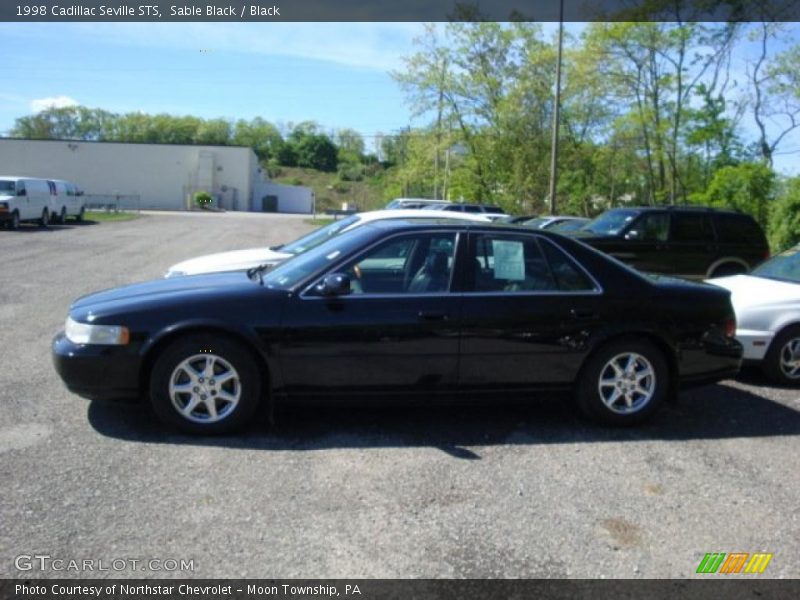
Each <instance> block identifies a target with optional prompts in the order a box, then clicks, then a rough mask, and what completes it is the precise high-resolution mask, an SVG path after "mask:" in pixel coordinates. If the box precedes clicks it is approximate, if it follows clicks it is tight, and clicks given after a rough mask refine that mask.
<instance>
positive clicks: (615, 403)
mask: <svg viewBox="0 0 800 600" xmlns="http://www.w3.org/2000/svg"><path fill="white" fill-rule="evenodd" d="M668 387H669V369H668V367H667V363H666V361H665V359H664V355H663V353H662V352H661V351H660V350H659V349H658V348H656V347H655V346H654V345H653V344H651V343H650V342H648V341H647V340H644V339H639V338H629V339H623V340H617V341H613V342H610V343H608V344H606V345H605V346H603V347H601V348H600V349H599V350H598V351H597V352H596V353H595V354H594V355H592V356H591V357H590V358H589V360H588V362H587V363H586V365H584V368H583V370H582V371H581V374H580V376H579V379H578V385H577V386H576V400H577V403H578V406H579V407H580V408H581V410H582V411H583V413H584V414H585V415H586V416H588V417H589V418H591V419H594V420H596V421H600V422H603V423H607V424H610V425H633V424H635V423H640V422H642V421H643V420H645V419H647V418H648V417H649V416H650V415H651V414H653V412H654V411H655V410H656V409H657V408H658V405H659V404H660V403H661V402H662V401H663V400H664V398H665V397H666V395H667V390H668Z"/></svg>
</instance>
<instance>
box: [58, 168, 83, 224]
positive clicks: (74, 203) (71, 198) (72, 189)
mask: <svg viewBox="0 0 800 600" xmlns="http://www.w3.org/2000/svg"><path fill="white" fill-rule="evenodd" d="M49 183H50V184H51V186H50V220H51V221H53V222H54V223H66V222H67V217H74V218H75V220H76V221H79V222H80V221H83V218H84V215H85V214H86V201H85V200H84V197H83V192H82V191H81V190H80V189H78V186H77V185H75V184H74V183H72V182H71V181H64V180H63V179H51V180H49Z"/></svg>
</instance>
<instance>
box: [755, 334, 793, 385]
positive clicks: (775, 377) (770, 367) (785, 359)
mask: <svg viewBox="0 0 800 600" xmlns="http://www.w3.org/2000/svg"><path fill="white" fill-rule="evenodd" d="M763 370H764V373H765V374H766V375H767V377H769V378H770V379H772V381H775V382H776V383H780V384H783V385H795V386H797V385H800V326H798V325H794V326H792V327H789V328H787V329H784V330H783V331H781V332H780V333H779V334H778V335H777V336H775V339H773V340H772V343H771V344H770V346H769V350H768V351H767V355H766V357H764V363H763Z"/></svg>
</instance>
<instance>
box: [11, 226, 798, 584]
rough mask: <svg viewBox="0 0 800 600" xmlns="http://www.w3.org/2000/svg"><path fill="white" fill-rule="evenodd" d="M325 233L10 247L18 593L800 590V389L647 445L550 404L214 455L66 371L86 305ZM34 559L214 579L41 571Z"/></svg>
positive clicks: (360, 414)
mask: <svg viewBox="0 0 800 600" xmlns="http://www.w3.org/2000/svg"><path fill="white" fill-rule="evenodd" d="M310 227H311V226H310V225H308V224H307V223H305V222H304V220H303V218H300V217H294V216H285V215H271V216H268V215H237V214H230V213H228V214H147V215H143V216H142V217H140V218H139V219H137V220H133V221H127V222H119V223H103V224H94V225H92V224H86V225H73V224H70V225H68V226H64V227H53V228H52V229H50V230H39V229H37V228H34V227H32V226H25V227H23V228H22V229H21V230H20V231H19V232H11V231H0V256H2V259H3V266H2V268H1V269H0V300H2V301H1V302H0V319H1V321H0V322H2V329H0V361H1V362H2V371H1V372H2V375H1V376H0V378H1V379H2V385H0V405H1V406H2V409H3V410H1V411H0V454H2V458H0V489H2V493H1V494H0V530H1V532H2V535H0V576H2V577H19V576H23V575H24V576H26V577H40V576H52V577H55V576H62V577H63V576H69V577H75V576H81V575H84V576H85V575H94V576H101V577H105V576H115V577H118V576H156V577H162V576H166V577H168V576H193V577H204V578H208V577H222V576H242V577H281V578H283V577H309V576H314V577H387V578H391V577H401V578H407V577H475V578H481V577H691V576H694V572H695V569H696V568H697V565H698V563H699V562H700V560H701V558H702V557H703V555H704V554H705V553H706V552H771V553H774V558H773V559H772V562H771V563H770V564H769V566H768V568H767V570H766V572H765V573H764V575H763V576H766V577H800V561H798V556H800V511H799V510H798V498H800V390H791V389H781V388H776V387H773V386H771V385H770V384H768V383H767V382H766V381H765V380H764V379H763V378H762V377H761V376H760V375H759V374H757V373H752V372H745V373H744V374H743V375H742V376H741V377H740V379H739V380H737V381H726V382H724V383H722V384H720V385H715V386H710V387H706V388H701V389H698V390H693V391H689V392H685V393H683V394H682V395H681V397H680V400H679V402H678V403H677V404H671V405H669V406H667V407H666V409H665V410H663V411H662V412H661V413H660V414H659V415H658V417H657V418H656V419H655V421H654V422H652V423H651V424H649V425H647V426H645V427H642V428H640V429H635V430H624V431H620V430H610V429H604V428H600V427H597V426H594V425H590V424H587V423H585V422H584V421H582V420H581V419H579V418H578V417H577V416H575V415H574V414H573V411H572V408H571V406H570V405H569V402H568V398H566V397H564V396H552V397H548V396H546V395H545V396H542V397H537V398H535V399H533V400H532V401H531V403H530V404H526V405H521V404H519V403H516V404H509V403H502V402H501V400H502V399H501V398H497V399H496V400H494V401H491V402H490V401H487V402H486V403H484V404H482V405H480V406H460V407H438V408H437V407H415V408H409V407H402V406H399V407H398V406H394V407H385V408H382V409H377V408H364V407H361V408H359V407H332V406H327V407H304V408H302V409H301V408H295V409H288V408H287V409H284V410H281V411H279V413H278V415H277V416H278V422H277V425H276V427H275V428H273V429H270V428H269V427H268V426H267V424H266V423H259V424H256V425H255V426H254V427H253V429H252V431H250V432H249V433H247V434H245V435H241V436H237V437H230V438H216V439H203V438H199V439H198V438H191V437H186V436H182V435H177V434H173V433H169V432H166V431H164V430H163V429H161V427H160V426H159V425H157V424H156V423H155V421H154V419H153V418H152V417H151V416H150V414H149V412H148V410H147V409H146V408H144V407H141V406H137V405H128V404H102V403H96V402H95V403H89V402H87V401H85V400H83V399H81V398H78V397H77V396H73V395H72V394H70V393H69V392H67V390H66V389H65V388H64V386H63V385H62V383H61V381H60V380H59V378H58V376H57V375H56V373H55V371H54V370H53V367H52V364H51V360H50V340H51V338H52V336H53V335H54V334H55V333H56V332H57V331H58V330H59V329H60V328H61V327H62V326H63V321H64V318H65V317H66V311H67V307H68V306H69V304H70V302H71V301H72V300H73V299H75V298H76V297H78V296H80V295H82V294H86V293H89V292H92V291H95V290H99V289H102V288H107V287H112V286H115V285H119V284H124V283H130V282H135V281H141V280H144V279H148V278H155V277H160V276H161V275H162V274H163V273H164V271H165V269H166V268H167V267H168V266H169V265H171V264H173V263H175V262H178V261H179V260H182V259H185V258H190V257H192V256H197V255H199V254H204V253H209V252H216V251H222V250H226V249H235V248H244V247H252V246H258V245H272V244H276V243H279V242H283V241H288V240H291V239H293V238H296V237H298V236H299V235H300V234H302V233H304V232H305V231H308V230H309V229H310ZM23 554H47V555H50V556H52V557H54V558H62V559H66V560H69V559H94V560H99V559H103V560H106V561H111V560H113V559H118V558H122V559H127V558H136V559H151V558H154V559H161V560H165V559H178V560H180V559H187V560H192V561H193V570H191V571H180V570H178V571H160V572H141V571H130V570H124V571H122V572H114V571H110V572H101V573H93V574H92V573H83V574H81V573H76V572H71V571H70V572H54V571H44V572H41V571H38V570H34V571H26V572H20V571H18V570H17V569H16V568H15V564H14V562H15V557H17V556H19V555H23ZM706 577H708V576H706Z"/></svg>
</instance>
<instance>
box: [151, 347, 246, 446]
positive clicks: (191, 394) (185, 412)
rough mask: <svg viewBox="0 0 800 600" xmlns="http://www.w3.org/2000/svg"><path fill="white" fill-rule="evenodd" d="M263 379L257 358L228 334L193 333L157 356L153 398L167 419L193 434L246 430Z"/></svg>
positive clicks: (160, 413)
mask: <svg viewBox="0 0 800 600" xmlns="http://www.w3.org/2000/svg"><path fill="white" fill-rule="evenodd" d="M260 396H261V379H260V377H259V369H258V365H257V363H256V361H255V359H254V358H253V357H252V355H251V354H250V352H248V350H247V349H246V348H244V347H243V346H242V345H241V344H239V343H238V342H236V341H234V340H232V339H229V338H227V337H222V336H215V335H213V334H208V335H191V336H187V337H184V338H181V339H179V340H177V341H175V342H173V343H172V344H170V345H169V346H168V347H167V348H165V349H164V351H163V352H162V353H161V354H160V355H159V357H158V358H157V359H156V361H155V363H154V365H153V370H152V372H151V377H150V401H151V403H152V405H153V410H154V411H155V412H156V414H157V415H158V417H159V418H160V419H161V420H162V421H163V422H165V423H167V424H169V425H172V426H174V427H177V428H178V429H181V430H183V431H186V432H188V433H197V434H219V433H228V432H232V431H235V430H237V429H241V428H242V427H244V426H245V425H246V424H247V423H248V422H249V419H250V418H251V417H252V416H253V414H254V412H255V411H256V409H257V408H258V403H259V399H260Z"/></svg>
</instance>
